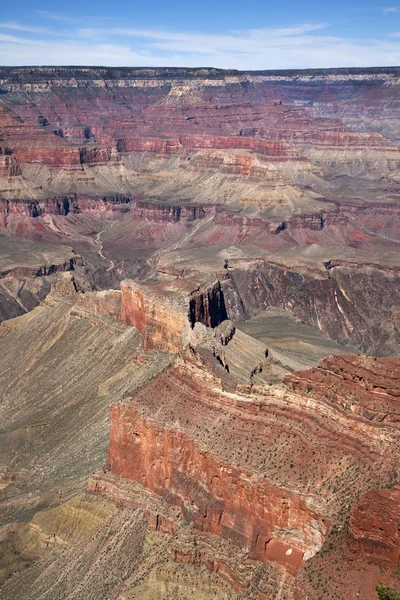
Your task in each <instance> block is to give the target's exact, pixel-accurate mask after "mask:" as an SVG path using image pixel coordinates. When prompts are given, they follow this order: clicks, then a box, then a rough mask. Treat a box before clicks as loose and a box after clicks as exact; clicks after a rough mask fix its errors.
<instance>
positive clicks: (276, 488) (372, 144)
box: [0, 67, 400, 600]
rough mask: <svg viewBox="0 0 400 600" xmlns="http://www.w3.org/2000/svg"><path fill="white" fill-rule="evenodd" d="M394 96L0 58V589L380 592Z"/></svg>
mask: <svg viewBox="0 0 400 600" xmlns="http://www.w3.org/2000/svg"><path fill="white" fill-rule="evenodd" d="M399 93H400V69H398V68H387V69H383V68H382V69H379V68H376V69H337V70H334V69H331V70H314V71H279V72H278V71H277V72H273V71H271V72H237V71H222V70H218V69H101V68H67V67H63V68H61V67H60V68H58V67H54V68H50V67H46V68H44V67H43V68H39V67H37V68H0V321H1V322H0V598H5V599H7V600H12V599H18V600H24V599H26V600H28V599H29V600H34V599H37V600H39V599H47V600H60V599H62V600H78V599H79V600H91V599H96V600H99V599H104V600H112V599H116V600H134V599H136V600H153V599H155V600H167V599H169V598H171V599H172V598H174V599H175V600H189V599H191V598H196V599H197V598H198V599H199V600H211V599H220V600H245V599H247V600H250V599H253V600H350V599H351V598H358V599H363V600H372V599H373V598H377V594H376V592H375V586H376V584H377V583H378V582H379V581H382V582H385V583H387V584H389V585H390V586H391V587H392V588H393V589H396V590H397V591H400V576H399V572H400V571H399V566H400V565H399V559H400V533H399V507H400V479H399V469H400V464H399V450H400V448H399V441H400V437H399V427H400V358H399V347H400V346H399V344H400V293H399V290H400V252H399V250H400V235H399V234H400V219H399V214H400V204H399V200H400V103H399Z"/></svg>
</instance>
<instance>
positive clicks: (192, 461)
mask: <svg viewBox="0 0 400 600" xmlns="http://www.w3.org/2000/svg"><path fill="white" fill-rule="evenodd" d="M108 465H109V468H110V470H111V472H112V473H113V474H115V475H119V476H121V477H125V478H127V479H131V480H133V481H137V482H138V483H140V484H141V485H142V486H143V487H144V488H146V489H149V490H150V491H153V492H155V493H157V494H158V495H160V496H162V497H163V498H166V499H167V501H168V503H170V504H173V505H177V506H178V507H179V508H180V509H181V511H182V514H183V517H184V518H186V519H190V520H192V521H194V523H195V526H196V528H198V529H199V530H200V531H203V532H207V533H210V534H214V535H219V536H221V537H223V538H227V539H229V540H231V541H233V542H234V544H236V545H237V546H239V547H241V548H245V549H246V551H247V552H248V553H249V555H250V557H253V558H256V559H258V560H262V561H272V562H277V563H278V564H280V565H282V566H284V567H285V568H286V569H287V570H288V571H289V572H291V573H292V574H295V573H296V572H297V570H298V569H299V568H300V567H301V565H302V563H303V560H304V555H305V554H306V555H307V556H311V555H313V554H314V552H315V551H316V549H317V548H318V547H319V546H320V544H321V542H322V540H323V538H324V535H325V533H326V531H327V526H328V524H327V522H326V520H325V519H324V518H323V517H321V516H320V515H318V514H316V513H315V512H314V511H313V510H312V509H311V508H310V507H308V506H307V499H306V498H305V497H301V496H299V495H296V494H292V493H288V492H284V491H283V490H281V489H279V488H274V487H273V486H271V485H269V484H268V483H264V482H262V481H257V479H255V480H254V481H252V479H251V476H250V473H246V472H241V471H240V470H239V469H236V468H234V467H232V466H231V465H228V464H223V463H221V462H220V461H219V460H218V459H217V458H216V457H215V456H213V455H212V453H210V452H208V451H205V450H204V449H202V448H200V447H199V446H198V445H197V444H196V443H194V442H193V440H190V439H189V438H188V436H187V435H185V433H183V432H182V431H180V429H178V428H177V429H175V428H172V429H165V428H163V427H162V426H161V425H160V424H157V423H156V422H152V421H150V420H148V419H144V418H143V416H142V415H141V413H140V407H139V406H138V405H136V404H135V403H130V402H124V403H122V402H121V403H119V404H117V405H115V406H113V407H112V410H111V433H110V449H109V454H108Z"/></svg>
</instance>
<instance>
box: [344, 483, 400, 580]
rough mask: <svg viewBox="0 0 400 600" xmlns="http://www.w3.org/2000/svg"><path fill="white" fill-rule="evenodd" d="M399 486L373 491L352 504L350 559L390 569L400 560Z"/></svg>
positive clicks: (349, 537)
mask: <svg viewBox="0 0 400 600" xmlns="http://www.w3.org/2000/svg"><path fill="white" fill-rule="evenodd" d="M399 503H400V486H398V485H397V486H396V487H394V488H392V489H384V490H371V491H369V492H367V493H366V494H364V496H362V497H361V498H360V500H359V501H358V502H357V503H356V505H355V506H354V507H353V510H352V513H351V517H350V523H349V531H348V536H347V545H348V551H349V554H350V556H351V558H353V559H355V560H359V561H366V562H368V563H372V564H375V565H379V566H381V567H385V568H388V569H397V568H398V564H399V559H400V533H399V525H400V524H399Z"/></svg>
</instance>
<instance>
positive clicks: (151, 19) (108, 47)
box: [0, 0, 400, 69]
mask: <svg viewBox="0 0 400 600" xmlns="http://www.w3.org/2000/svg"><path fill="white" fill-rule="evenodd" d="M2 4H3V6H2V9H1V11H0V64H1V65H35V64H36V65H54V64H59V65H106V66H189V67H197V66H214V67H221V68H234V69H284V68H311V67H314V68H318V67H342V66H361V67H362V66H390V65H400V2H399V0H397V1H396V2H391V1H390V0H389V1H388V2H384V1H383V2H382V1H377V2H374V1H373V0H372V1H371V3H369V2H368V0H367V2H365V1H364V2H363V1H361V0H355V1H353V2H352V0H347V1H344V0H337V1H335V2H332V1H330V0H328V1H325V2H324V1H323V0H318V1H317V0H302V1H300V0H282V1H279V0H273V1H269V0H264V1H262V0H248V1H247V2H246V1H245V0H241V1H238V0H229V1H228V0H223V1H218V0H214V1H211V0H201V1H200V2H195V3H191V2H190V0H187V1H185V2H183V1H181V0H178V1H176V0H175V1H174V2H168V1H164V2H163V1H162V0H156V1H151V0H147V2H146V0H140V2H138V1H135V0H131V1H124V0H113V1H110V0H97V1H94V0H85V1H84V2H83V1H78V0H68V1H64V0H61V1H57V0H53V1H48V0H45V1H43V0H42V1H41V0H38V1H37V0H14V1H13V2H10V1H8V2H6V1H5V0H3V3H2Z"/></svg>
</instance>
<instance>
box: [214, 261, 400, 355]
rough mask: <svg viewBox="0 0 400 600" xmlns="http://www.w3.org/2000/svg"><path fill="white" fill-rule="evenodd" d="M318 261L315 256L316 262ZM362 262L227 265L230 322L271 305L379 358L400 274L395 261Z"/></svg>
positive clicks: (394, 302) (394, 301)
mask: <svg viewBox="0 0 400 600" xmlns="http://www.w3.org/2000/svg"><path fill="white" fill-rule="evenodd" d="M321 258H322V257H321ZM321 258H319V257H318V254H317V255H316V261H318V260H321ZM393 258H394V257H393ZM365 261H366V264H365V263H364V264H363V263H362V262H358V261H357V263H353V262H352V261H346V260H337V261H326V262H325V263H324V261H323V260H321V263H320V265H318V263H317V264H316V265H315V266H313V265H312V263H311V262H310V261H309V260H308V259H307V263H308V264H307V266H305V264H304V263H303V264H302V261H301V258H300V259H299V257H298V256H296V255H295V254H294V253H290V254H288V255H287V258H286V259H285V260H284V261H282V263H281V264H271V263H268V262H266V261H248V262H245V263H243V262H241V261H237V262H235V261H231V262H230V263H229V268H228V275H227V278H226V279H225V281H223V282H222V287H223V289H224V293H225V295H226V296H227V295H229V294H230V295H231V297H232V298H233V299H234V301H233V303H232V305H231V306H230V308H229V310H228V317H230V318H234V319H235V318H237V315H240V314H241V313H243V310H244V311H245V312H247V314H248V315H254V314H256V313H257V312H258V311H259V310H260V307H264V308H267V307H269V306H275V307H279V308H283V309H285V310H289V311H290V312H292V313H293V314H294V315H296V317H297V318H299V319H301V320H302V321H304V322H306V323H308V324H310V325H312V326H314V327H317V328H318V329H320V330H322V331H324V332H326V333H327V334H328V335H329V336H330V337H331V338H333V339H335V340H338V341H340V342H342V343H346V342H348V341H351V342H353V343H355V344H357V345H358V346H359V347H360V348H361V349H362V350H363V351H370V352H373V353H376V352H377V353H379V349H380V347H381V346H384V345H385V343H386V339H387V337H386V336H387V334H386V333H385V331H384V330H383V329H382V322H383V321H384V320H385V318H386V316H387V314H388V312H389V311H390V310H391V308H392V307H393V306H396V305H397V302H398V286H399V283H400V281H399V271H398V267H397V261H395V264H393V265H391V264H388V265H387V266H382V267H381V266H378V265H377V264H368V262H367V261H368V258H367V257H365ZM296 263H297V264H296ZM317 265H318V266H317Z"/></svg>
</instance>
